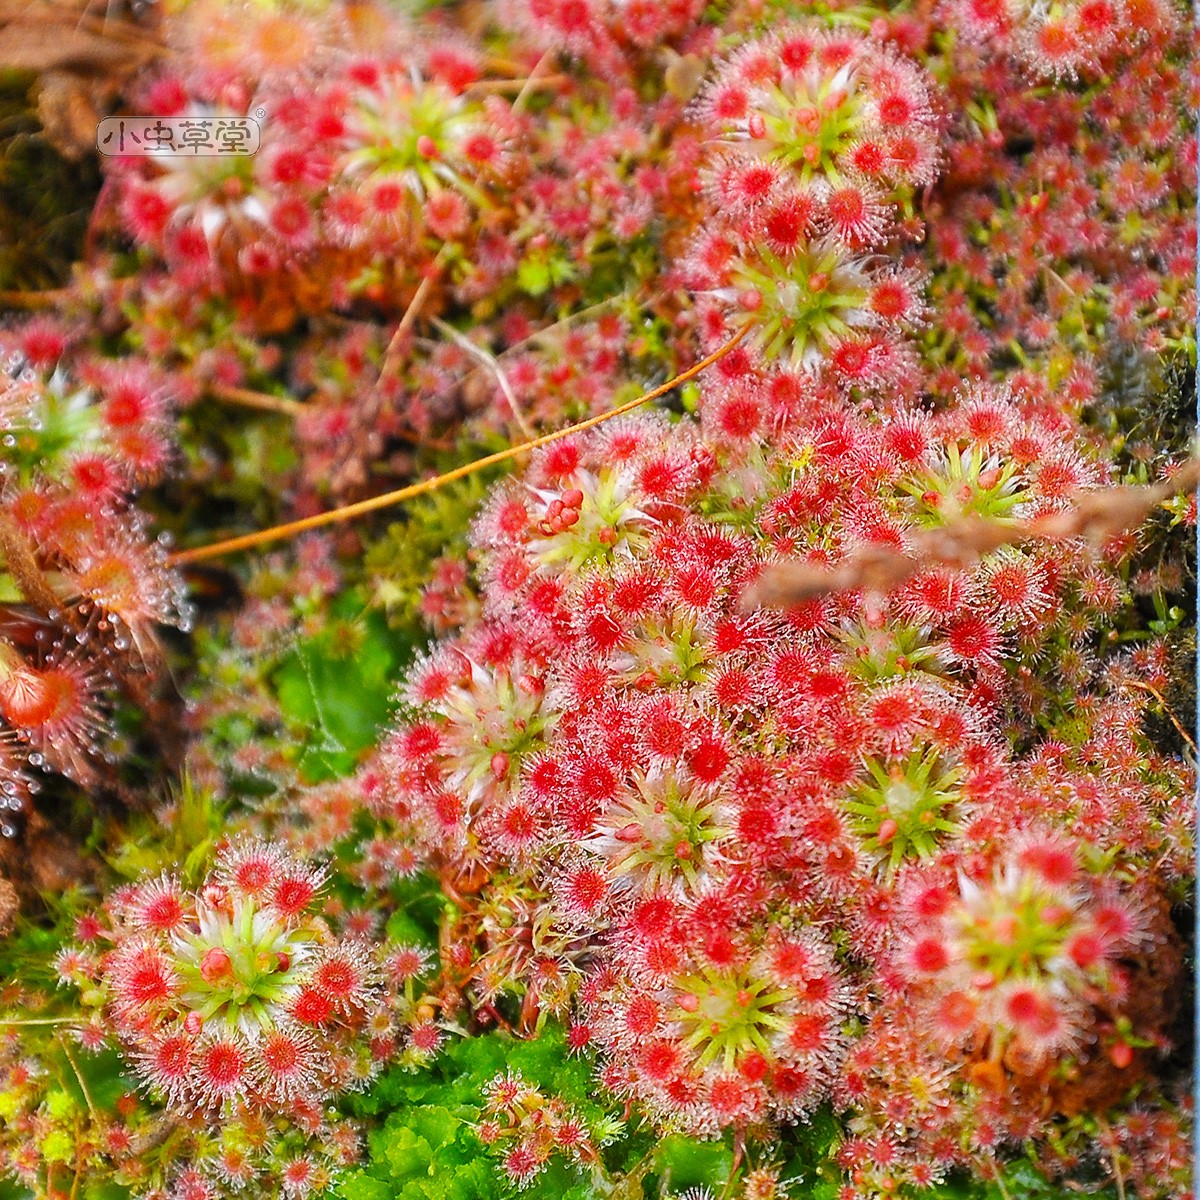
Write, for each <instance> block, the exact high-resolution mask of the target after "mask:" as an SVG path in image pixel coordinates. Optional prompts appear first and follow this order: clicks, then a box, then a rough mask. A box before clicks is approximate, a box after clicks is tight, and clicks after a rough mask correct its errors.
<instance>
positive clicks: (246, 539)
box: [169, 324, 750, 566]
mask: <svg viewBox="0 0 1200 1200" xmlns="http://www.w3.org/2000/svg"><path fill="white" fill-rule="evenodd" d="M749 332H750V325H749V324H747V325H744V326H742V328H741V329H740V330H738V332H737V333H736V334H734V336H733V337H731V338H730V339H729V340H728V341H727V342H725V343H724V345H722V346H719V347H718V348H717V349H716V350H714V351H713V352H712V353H711V354H708V355H706V356H705V357H704V358H702V359H700V360H699V361H698V362H696V363H693V364H692V366H690V367H688V369H687V370H686V371H681V372H680V373H679V374H678V375H676V376H674V377H673V378H671V379H668V380H667V381H666V382H665V383H660V384H659V385H658V387H655V388H651V389H650V391H648V392H643V393H642V395H640V396H638V397H636V398H635V399H633V400H628V401H626V402H625V403H624V404H618V405H617V406H616V407H615V408H610V409H608V410H607V411H606V412H602V413H599V414H598V415H596V416H594V417H588V418H587V419H586V420H583V421H578V422H576V423H575V424H574V425H568V426H567V427H566V428H565V429H558V430H555V431H554V432H553V433H547V434H543V435H542V436H541V437H538V438H533V439H532V440H530V441H527V442H522V443H520V445H517V446H509V447H508V449H506V450H498V451H497V452H496V453H495V454H488V455H485V456H484V457H483V458H477V459H474V460H473V461H472V462H469V463H464V464H463V465H462V466H461V467H455V468H454V470H452V471H447V472H445V474H442V475H437V476H435V477H434V478H433V479H424V480H422V481H421V482H420V483H412V484H409V485H408V486H407V487H402V488H399V489H397V490H396V491H394V492H385V493H384V494H383V495H382V496H374V497H372V498H371V499H370V500H360V501H358V502H357V503H356V504H347V505H344V506H343V507H341V508H334V509H331V510H330V511H329V512H324V513H317V514H316V515H315V516H311V517H303V518H301V519H300V520H299V521H289V522H287V523H286V524H284V525H275V526H273V527H272V528H270V529H261V530H259V531H258V532H257V533H247V534H243V535H242V536H240V537H234V538H226V539H225V540H223V541H219V542H213V543H212V544H211V545H208V546H196V547H195V548H194V549H191V550H181V551H179V552H177V553H176V554H172V555H171V557H170V559H169V561H170V563H171V564H172V565H173V566H180V565H182V564H184V563H194V562H201V561H202V560H204V559H208V558H219V557H220V556H221V555H224V554H232V553H233V552H234V551H237V550H250V549H252V548H254V547H255V546H262V545H265V544H267V543H270V542H278V541H282V540H283V539H285V538H290V537H295V536H296V535H297V534H300V533H305V532H307V531H308V530H310V529H320V528H322V527H323V526H326V525H334V524H339V523H341V522H343V521H350V520H353V519H354V518H355V517H360V516H363V515H365V514H366V513H371V512H377V511H378V510H379V509H381V508H390V507H392V506H393V505H395V504H399V503H401V502H402V501H404V500H411V499H412V498H413V497H414V496H423V495H424V494H425V493H427V492H433V491H436V490H437V489H438V488H441V487H444V486H445V485H446V484H448V483H453V482H454V481H455V480H457V479H463V478H465V477H466V476H468V475H474V474H475V473H476V472H477V471H482V470H485V469H486V468H487V467H492V466H496V465H497V464H498V463H502V462H508V461H509V460H510V459H513V458H517V457H518V456H519V455H522V454H526V453H528V452H529V451H530V450H536V449H538V448H539V447H540V446H546V445H549V443H551V442H556V441H558V440H559V439H560V438H565V437H570V436H571V435H572V434H575V433H582V432H584V431H585V430H587V429H592V428H594V427H595V426H597V425H602V424H603V423H604V422H605V421H611V420H612V419H613V417H619V416H622V415H623V414H625V413H627V412H632V411H633V410H634V409H635V408H637V407H639V406H640V405H642V404H645V403H647V402H648V401H650V400H654V399H657V398H658V397H659V396H663V395H665V394H666V393H667V392H670V391H673V390H674V389H675V388H677V387H678V386H679V385H680V384H682V383H686V382H687V381H688V380H689V379H692V378H693V377H695V376H696V375H699V374H700V372H701V371H703V370H704V369H705V368H706V367H711V366H712V365H713V363H715V362H719V361H720V360H721V359H722V358H724V357H725V355H727V354H728V353H729V352H730V351H731V350H733V349H734V347H736V346H737V345H738V344H739V343H740V342H741V340H742V339H743V338H744V337H745V336H746V334H747V333H749Z"/></svg>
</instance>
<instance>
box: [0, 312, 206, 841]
mask: <svg viewBox="0 0 1200 1200" xmlns="http://www.w3.org/2000/svg"><path fill="white" fill-rule="evenodd" d="M67 340H68V339H67V336H66V334H65V332H64V331H63V330H62V328H60V326H59V325H57V324H56V323H54V322H52V321H49V320H46V319H36V320H33V321H30V322H28V323H27V324H26V325H24V326H22V327H20V328H18V329H15V330H12V331H9V332H7V333H6V334H5V335H4V339H3V353H4V354H5V356H6V358H5V362H4V371H5V374H4V376H3V378H2V379H0V431H2V433H3V440H4V443H5V452H4V462H3V464H0V498H2V500H3V506H4V515H3V517H0V542H2V544H3V559H4V566H5V571H6V574H5V580H6V582H7V587H8V589H9V591H15V592H16V593H17V595H19V596H20V597H21V598H23V599H24V600H25V601H26V602H27V604H28V605H29V606H30V607H29V608H28V609H27V610H25V611H24V612H22V611H21V610H16V611H12V612H11V613H10V614H8V615H7V616H6V618H5V626H4V629H3V631H2V633H0V718H2V726H0V745H2V747H3V752H2V754H0V796H2V799H0V807H2V808H3V809H6V810H18V811H19V810H20V809H21V807H22V805H23V799H24V797H25V794H26V793H27V791H28V789H29V787H30V786H31V785H32V784H33V783H34V781H35V780H36V778H37V775H38V774H39V771H38V770H37V769H38V768H43V767H45V768H47V769H50V770H53V771H57V772H61V773H62V774H65V775H68V776H70V777H72V778H73V779H75V780H77V781H79V782H80V783H83V784H85V785H91V784H95V783H96V782H97V781H98V780H99V774H98V772H97V765H98V763H99V761H101V760H103V759H104V758H105V757H108V756H110V755H111V753H112V750H111V747H110V746H109V745H108V744H107V735H108V730H107V727H106V710H107V708H108V706H109V699H108V698H109V696H110V695H111V694H112V693H113V692H114V691H116V690H118V689H120V688H123V687H124V688H129V687H133V686H135V685H134V684H133V683H131V682H130V681H131V680H133V681H136V680H137V679H138V678H139V677H143V675H144V673H145V672H147V671H153V670H154V669H155V668H156V667H157V665H158V663H159V661H160V659H161V649H160V647H159V642H158V634H157V628H156V627H157V626H159V625H161V624H186V623H187V620H188V617H187V613H188V605H187V602H186V598H185V595H184V590H183V585H182V581H181V580H180V579H179V578H178V576H176V575H175V574H174V573H173V572H171V571H169V570H168V569H167V566H166V551H165V548H164V546H163V545H161V544H159V543H157V542H154V541H151V540H150V538H149V537H148V536H147V532H146V521H145V518H144V516H143V515H142V514H141V513H139V512H138V511H137V509H136V508H135V507H134V506H133V503H132V500H133V495H134V493H135V492H136V490H137V489H139V488H141V487H143V486H145V485H146V484H149V483H153V482H154V481H155V480H157V479H158V478H159V477H160V475H161V474H162V472H163V470H164V468H165V466H166V464H167V461H168V459H169V457H170V453H171V451H170V424H169V422H170V400H169V396H168V393H167V391H166V388H165V385H164V382H163V381H162V380H161V379H160V378H158V377H157V376H156V375H155V373H153V372H152V371H151V370H150V369H149V368H147V367H146V366H145V365H144V364H142V363H139V362H138V361H136V360H130V361H127V362H120V363H118V362H115V361H105V360H88V359H85V358H82V357H79V358H78V359H76V358H75V357H74V356H70V355H69V354H68V344H67ZM31 768H33V770H31ZM3 825H4V828H5V831H6V832H11V829H10V828H9V817H8V815H7V814H5V816H4V819H3Z"/></svg>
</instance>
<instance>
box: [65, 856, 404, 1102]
mask: <svg viewBox="0 0 1200 1200" xmlns="http://www.w3.org/2000/svg"><path fill="white" fill-rule="evenodd" d="M321 884H322V874H321V872H319V871H316V870H314V869H312V868H311V867H308V866H306V865H304V864H302V863H301V862H299V861H298V860H296V859H293V858H291V857H290V856H289V855H288V854H287V853H285V852H283V851H282V850H281V849H279V848H278V847H276V846H274V845H271V844H269V843H259V842H245V843H239V844H236V845H234V846H231V847H230V848H228V849H227V850H225V851H224V852H223V853H222V854H221V855H219V856H218V859H217V862H216V866H215V869H214V871H213V873H212V874H211V875H210V876H209V878H208V879H207V880H206V881H205V883H204V884H203V885H202V886H201V887H200V888H199V889H198V890H197V891H195V892H192V891H188V890H185V889H184V888H183V887H181V886H180V884H179V883H178V882H177V881H176V880H175V879H173V878H171V877H169V876H164V877H162V878H159V879H155V880H152V881H150V882H147V883H142V884H137V885H134V886H131V887H129V888H126V889H124V890H123V891H121V892H118V893H117V894H116V895H115V896H114V897H113V898H112V899H111V900H110V901H109V903H108V906H107V916H108V918H109V922H108V923H105V922H103V921H101V920H98V919H95V918H88V919H87V920H85V922H84V925H83V932H84V933H85V934H86V935H87V936H86V938H85V945H84V947H83V948H82V949H79V950H67V951H64V952H63V954H62V955H61V956H60V959H59V964H58V966H59V973H60V975H61V976H62V978H63V979H65V980H67V981H70V982H72V983H75V984H76V985H78V986H80V987H83V988H85V989H87V990H86V993H85V1000H86V1001H87V1003H88V1004H89V1006H90V1007H91V1008H92V1010H93V1014H94V1015H93V1018H92V1024H91V1026H90V1030H89V1032H88V1034H87V1035H86V1040H87V1041H89V1042H92V1041H94V1042H95V1043H97V1044H101V1043H102V1042H103V1041H104V1040H105V1039H106V1038H107V1037H108V1036H109V1034H110V1033H111V1034H112V1035H115V1036H116V1038H117V1039H118V1040H119V1041H120V1042H121V1044H122V1046H123V1047H124V1049H125V1050H126V1052H127V1054H128V1055H129V1056H130V1057H131V1059H132V1060H133V1063H134V1065H135V1069H136V1070H137V1073H138V1075H139V1076H140V1078H141V1079H142V1080H143V1082H144V1083H145V1084H146V1085H147V1087H149V1088H150V1089H151V1090H152V1091H153V1092H154V1093H155V1094H156V1095H159V1096H161V1097H163V1098H164V1099H165V1101H166V1102H167V1104H168V1105H169V1106H171V1107H173V1108H178V1109H180V1110H182V1111H184V1112H189V1111H193V1110H200V1111H205V1112H211V1113H214V1114H215V1113H217V1112H221V1113H226V1114H228V1113H244V1112H254V1111H267V1112H283V1113H286V1114H287V1115H288V1116H289V1117H290V1118H291V1119H292V1120H294V1121H296V1122H298V1123H299V1124H301V1125H305V1124H307V1125H309V1126H316V1125H318V1124H319V1123H320V1121H321V1117H322V1112H323V1106H324V1104H325V1102H326V1101H327V1100H328V1098H329V1097H330V1096H332V1095H335V1094H337V1093H338V1092H342V1091H345V1090H346V1089H347V1088H353V1087H361V1086H363V1085H365V1083H366V1082H367V1081H368V1080H369V1079H370V1078H371V1077H372V1075H373V1074H374V1073H375V1071H376V1070H377V1069H378V1066H379V1060H378V1058H377V1057H376V1056H375V1054H374V1053H373V1049H374V1048H375V1047H378V1048H379V1049H380V1050H381V1052H383V1053H384V1056H385V1057H386V1055H387V1054H388V1053H390V1049H391V1047H392V1042H391V1041H390V1040H389V1039H388V1038H387V1036H386V1035H388V1034H389V1033H390V1032H391V1018H390V1015H389V1013H388V1012H387V1010H386V1008H385V1007H384V1006H383V993H382V989H381V977H380V966H379V964H378V962H377V961H376V953H375V949H374V947H373V946H372V945H371V944H370V943H367V942H366V941H364V940H362V939H355V938H340V939H339V938H335V937H334V936H332V934H331V932H330V930H329V929H328V927H327V926H326V925H325V924H324V923H323V921H322V920H321V919H320V918H319V917H318V915H317V911H316V910H317V900H318V897H319V892H320V888H321ZM368 1030H369V1031H372V1032H373V1033H374V1034H375V1035H376V1037H377V1041H375V1042H371V1043H370V1044H368V1037H367V1031H368Z"/></svg>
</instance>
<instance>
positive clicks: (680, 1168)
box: [654, 1133, 733, 1192]
mask: <svg viewBox="0 0 1200 1200" xmlns="http://www.w3.org/2000/svg"><path fill="white" fill-rule="evenodd" d="M654 1169H655V1170H656V1171H657V1172H658V1173H659V1174H660V1175H661V1177H662V1180H663V1188H664V1190H665V1189H666V1187H667V1186H668V1185H669V1186H670V1188H671V1190H672V1191H676V1192H678V1191H682V1190H684V1189H685V1188H690V1187H717V1186H720V1185H723V1184H724V1183H725V1181H726V1180H727V1179H728V1178H729V1172H730V1171H731V1170H732V1169H733V1152H732V1150H730V1148H729V1147H728V1146H727V1145H726V1144H725V1143H724V1142H701V1141H697V1139H696V1138H690V1137H685V1136H684V1135H683V1134H682V1133H673V1134H671V1135H670V1137H665V1138H663V1140H662V1141H661V1142H659V1144H658V1149H657V1150H656V1151H655V1152H654Z"/></svg>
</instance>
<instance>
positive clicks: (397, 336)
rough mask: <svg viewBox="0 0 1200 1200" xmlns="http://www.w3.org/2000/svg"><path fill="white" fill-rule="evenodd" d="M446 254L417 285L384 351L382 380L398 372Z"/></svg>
mask: <svg viewBox="0 0 1200 1200" xmlns="http://www.w3.org/2000/svg"><path fill="white" fill-rule="evenodd" d="M445 253H446V251H445V249H444V248H443V249H442V250H440V251H439V252H438V256H437V258H435V259H434V260H433V263H432V264H431V265H430V267H429V269H428V270H427V271H426V272H425V274H424V275H422V276H421V282H420V283H419V284H417V290H416V291H415V292H413V296H412V299H411V300H410V301H409V302H408V307H407V308H406V309H405V310H404V315H403V316H402V317H401V318H400V323H399V324H398V325H397V326H396V332H395V333H393V334H392V337H391V340H390V341H389V342H388V344H387V350H385V351H384V355H383V366H382V367H381V368H380V371H379V378H380V379H381V380H383V379H387V378H388V377H389V376H390V375H392V374H393V373H394V372H395V371H396V369H397V367H398V365H399V360H400V347H401V344H402V343H403V341H404V335H405V334H406V333H408V331H409V330H410V329H411V328H412V327H413V322H415V321H416V319H417V317H418V316H419V315H420V312H421V307H422V306H423V305H424V303H425V301H426V299H427V298H428V296H429V293H430V292H431V291H432V290H433V285H434V283H435V282H436V280H437V277H438V276H439V275H440V274H441V271H442V262H443V260H444V256H445Z"/></svg>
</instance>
